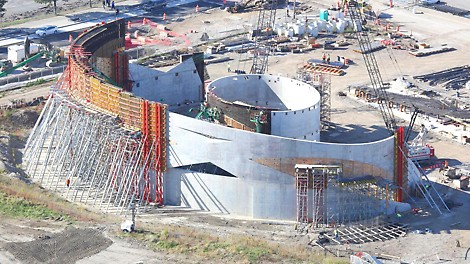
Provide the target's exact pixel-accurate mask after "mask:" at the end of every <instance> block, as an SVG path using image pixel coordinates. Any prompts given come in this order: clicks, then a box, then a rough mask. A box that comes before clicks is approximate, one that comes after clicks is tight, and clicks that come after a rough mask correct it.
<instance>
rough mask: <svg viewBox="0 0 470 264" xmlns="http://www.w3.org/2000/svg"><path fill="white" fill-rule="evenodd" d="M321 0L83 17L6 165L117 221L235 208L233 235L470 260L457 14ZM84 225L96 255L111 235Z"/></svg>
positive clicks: (354, 255) (461, 33)
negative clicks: (91, 21) (13, 163)
mask: <svg viewBox="0 0 470 264" xmlns="http://www.w3.org/2000/svg"><path fill="white" fill-rule="evenodd" d="M330 2H331V3H330ZM330 2H328V1H320V2H315V1H314V2H311V1H310V2H309V1H307V2H297V3H296V2H294V3H291V2H288V3H285V2H283V3H279V2H277V1H267V2H263V3H261V2H260V1H258V2H256V1H241V2H237V3H226V2H224V3H223V4H221V3H217V4H214V3H208V6H204V7H203V5H202V4H201V3H198V4H197V5H196V4H195V3H188V4H186V5H187V6H189V8H192V9H195V12H194V13H191V14H190V15H188V16H186V17H179V16H178V15H177V14H175V13H173V11H170V9H167V10H165V9H162V11H158V12H157V13H158V14H160V13H161V17H158V18H157V17H156V16H143V17H141V18H129V19H117V18H116V19H115V20H113V21H110V22H102V23H97V24H95V25H94V26H92V27H89V28H87V29H86V30H84V31H83V32H82V33H81V34H80V35H79V36H78V37H76V38H75V39H73V40H72V42H71V43H70V45H69V46H68V47H67V48H66V50H65V51H63V55H64V57H63V58H62V59H61V61H65V62H66V64H65V67H64V69H63V73H62V74H61V75H60V77H58V80H57V81H55V82H54V84H53V85H52V87H51V88H50V90H49V91H47V95H45V96H44V97H43V100H38V98H39V97H35V98H34V99H35V100H36V101H35V102H34V105H35V106H36V105H38V104H39V108H40V109H42V110H41V112H40V113H39V116H38V118H37V121H36V122H35V125H34V126H33V127H32V129H31V131H30V132H29V135H28V138H27V140H26V141H25V142H24V146H23V147H22V148H21V153H22V163H21V165H18V166H17V167H19V166H21V170H22V171H23V172H24V174H25V175H27V177H28V178H29V179H31V181H32V182H34V183H36V184H38V185H40V186H41V187H43V188H45V189H47V190H49V191H51V192H52V193H56V194H58V195H59V196H61V197H63V198H64V199H66V200H67V201H70V202H72V203H76V204H83V205H85V206H87V207H89V208H92V209H93V210H97V211H99V212H101V213H104V214H110V215H116V216H117V217H120V218H122V219H123V220H125V219H130V218H132V222H133V223H132V228H131V229H129V230H127V229H124V228H123V231H131V232H132V231H134V228H137V229H138V221H143V222H146V223H153V224H155V223H157V224H158V225H159V224H162V223H178V224H181V225H187V226H192V227H196V228H197V229H202V230H207V231H208V232H210V233H217V234H219V233H221V234H224V233H230V232H233V231H227V230H226V228H227V223H228V222H229V221H240V223H238V225H241V226H242V227H238V228H236V230H237V231H234V232H235V233H238V232H240V233H247V232H248V233H251V234H252V236H253V235H254V236H259V237H264V238H267V239H272V240H278V241H282V243H285V244H288V245H298V246H299V247H302V248H304V247H307V248H308V249H309V250H312V251H314V252H317V253H318V254H320V255H322V254H323V255H325V256H327V255H329V256H333V257H336V258H339V259H340V263H347V262H348V261H349V262H350V263H442V262H447V261H450V262H451V263H466V261H470V256H467V255H468V254H469V253H468V251H469V250H467V248H470V240H469V237H470V236H468V230H469V227H470V226H469V224H468V223H467V221H465V219H466V217H468V209H469V207H470V196H469V192H470V191H469V188H470V186H469V177H470V155H469V153H470V151H469V148H468V143H470V131H469V127H470V121H469V120H470V111H469V110H470V109H469V108H470V75H469V70H468V69H469V65H468V62H467V61H466V59H465V58H464V55H463V54H466V53H467V52H468V44H470V39H469V38H468V37H465V34H466V33H468V31H469V30H470V28H469V27H468V25H469V22H468V18H467V17H466V15H468V13H465V12H461V11H462V10H464V9H463V8H456V7H453V8H454V9H452V8H451V6H450V4H451V3H447V6H448V7H447V8H444V7H438V8H435V10H434V9H433V8H432V5H420V4H416V3H414V1H410V2H413V3H408V2H407V1H400V2H397V3H393V1H390V2H389V1H371V2H370V3H368V4H365V3H363V2H362V1H361V2H358V1H343V2H334V1H330ZM200 4H201V7H203V8H201V7H200ZM155 5H156V4H155ZM168 5H169V6H171V3H169V4H167V7H168ZM193 5H194V7H193ZM143 7H144V8H147V9H150V8H151V7H152V3H144V4H143ZM469 8H470V6H469ZM457 11H458V12H457ZM124 12H125V11H124ZM452 12H454V13H455V12H457V13H456V14H457V16H452V14H453V13H452ZM436 15H438V16H439V19H440V21H445V22H446V23H449V27H451V28H452V29H453V31H451V32H447V33H446V34H445V36H444V37H445V38H446V39H445V41H444V40H442V37H441V36H440V35H437V33H436V31H435V30H431V29H430V28H431V27H429V26H418V25H413V26H412V25H411V24H410V23H411V22H410V21H413V22H412V23H416V24H425V23H431V22H430V20H432V17H433V16H436ZM436 23H439V22H436ZM221 24H222V25H224V28H223V29H222V28H221V27H220V25H221ZM196 25H198V26H196ZM436 27H437V26H436ZM441 27H446V25H442V26H441ZM450 34H452V37H448V36H449V35H450ZM41 55H42V53H41ZM8 74H9V73H8ZM6 98H8V95H7V96H6ZM26 101H30V100H27V99H26ZM15 107H17V108H21V107H30V106H29V104H27V105H21V106H15ZM5 111H6V110H5ZM190 215H191V216H190ZM211 217H214V218H211ZM136 219H137V223H136V222H135V221H136ZM155 221H156V222H155ZM219 221H221V222H225V227H224V224H222V227H220V223H218V222H219ZM246 221H253V224H250V225H252V228H247V229H246V230H248V231H246V230H245V229H243V228H244V227H243V225H244V223H246ZM266 223H269V224H266ZM253 226H256V227H253ZM231 228H232V229H235V228H233V227H231ZM221 229H223V230H224V231H221ZM69 232H71V231H69ZM73 232H75V231H73ZM87 232H90V231H87ZM271 233H272V235H270V234H271ZM94 235H96V234H94ZM269 237H271V238H269ZM60 239H63V238H60ZM97 239H99V241H101V240H100V239H102V240H103V242H102V244H100V243H101V242H96V245H93V247H94V248H95V249H94V250H93V251H94V252H95V251H96V252H100V251H102V250H105V248H106V247H108V246H109V245H110V242H109V241H108V240H106V239H104V238H101V237H99V238H98V237H97ZM430 240H433V241H434V240H435V241H436V242H429V241H430ZM438 240H440V241H439V242H437V241H438ZM97 241H98V240H97ZM455 241H457V246H454V245H455V244H456V242H455ZM426 243H429V245H426V246H424V245H423V244H426ZM439 243H440V244H439ZM98 244H99V245H98ZM450 244H452V246H451V245H450ZM444 245H447V247H444ZM435 247H440V249H439V250H437V251H436V254H435V255H434V253H433V252H431V251H432V249H434V248H435ZM5 248H6V250H7V251H9V252H11V253H12V254H13V255H14V256H15V257H17V258H18V259H20V260H23V261H32V260H31V259H28V258H27V257H25V256H23V255H21V254H20V252H21V250H19V249H18V248H20V247H19V246H12V244H9V246H7V247H5ZM98 248H99V249H98ZM15 252H16V253H15ZM0 253H1V251H0ZM82 255H83V256H82ZM85 255H86V254H78V256H77V257H75V259H76V260H79V259H81V258H84V257H85ZM91 255H93V254H89V256H91ZM0 260H1V258H0ZM36 260H38V259H36ZM89 261H91V262H90V263H92V262H93V260H92V258H90V259H89ZM160 261H162V259H160ZM304 261H305V262H309V260H308V259H305V260H304ZM341 261H344V262H341ZM170 262H172V261H171V260H170V261H168V263H170ZM216 262H217V261H216ZM250 262H252V261H250ZM255 262H257V261H255ZM260 262H263V261H260ZM267 262H271V261H269V260H268V261H267ZM274 262H277V261H274ZM313 262H315V261H313ZM188 263H191V261H188ZM315 263H316V262H315Z"/></svg>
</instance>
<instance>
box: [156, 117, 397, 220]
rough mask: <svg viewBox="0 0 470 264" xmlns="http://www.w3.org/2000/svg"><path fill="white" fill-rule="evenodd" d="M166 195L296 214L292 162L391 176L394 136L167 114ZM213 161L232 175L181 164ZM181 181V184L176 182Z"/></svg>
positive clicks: (289, 216) (263, 213)
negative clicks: (262, 128)
mask: <svg viewBox="0 0 470 264" xmlns="http://www.w3.org/2000/svg"><path fill="white" fill-rule="evenodd" d="M169 131H170V133H169V140H170V141H169V142H170V143H169V164H170V166H169V167H168V171H167V173H166V174H165V177H164V182H165V184H164V189H165V195H166V196H165V199H166V202H167V203H169V204H180V203H181V204H182V205H186V206H189V207H191V208H199V209H203V210H210V211H215V212H223V213H231V214H238V215H244V216H250V217H253V218H266V219H283V220H295V217H296V189H295V186H294V176H293V175H294V166H295V164H296V163H306V164H309V163H310V164H343V171H344V174H345V175H346V176H361V175H373V176H380V177H383V178H388V179H392V178H393V171H394V170H393V166H394V161H393V153H394V138H393V137H390V138H387V139H384V140H381V141H378V142H373V143H368V144H331V143H321V142H312V141H307V140H296V139H289V138H283V137H278V136H271V135H264V134H259V133H252V132H248V131H243V130H238V129H232V128H228V127H224V126H221V125H216V124H212V123H208V122H204V121H200V120H196V119H193V118H190V117H186V116H182V115H179V114H175V113H170V114H169ZM200 163H212V164H214V165H216V166H218V167H219V168H221V169H223V170H225V171H227V172H229V173H231V174H232V175H234V176H235V177H229V176H222V175H214V174H209V173H207V172H206V173H200V172H194V171H191V170H183V169H181V168H180V167H182V166H186V167H187V166H188V165H191V164H200ZM177 182H181V185H179V184H177Z"/></svg>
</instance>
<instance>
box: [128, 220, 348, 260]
mask: <svg viewBox="0 0 470 264" xmlns="http://www.w3.org/2000/svg"><path fill="white" fill-rule="evenodd" d="M150 230H151V231H150ZM119 236H121V237H124V238H128V239H134V240H137V241H140V242H142V243H143V244H145V245H146V246H147V247H148V248H151V249H153V250H155V251H165V252H169V253H174V254H178V255H181V254H185V255H187V256H188V257H189V258H192V259H193V260H194V261H195V262H198V261H204V260H211V261H215V262H217V261H218V260H220V261H222V260H223V261H224V262H227V261H228V262H235V263H259V262H283V263H331V264H335V263H348V261H346V260H342V259H338V258H332V257H324V256H323V255H321V253H319V252H314V251H313V250H311V249H308V248H307V247H305V246H304V245H295V246H293V245H287V244H281V243H275V242H272V241H266V240H263V239H259V238H256V237H252V236H247V235H230V236H227V237H219V236H215V235H211V234H210V233H207V232H204V231H202V230H201V231H200V230H197V229H195V228H191V227H184V226H170V225H169V226H165V227H161V226H160V227H156V226H150V225H147V226H138V231H137V232H133V233H121V232H120V233H119Z"/></svg>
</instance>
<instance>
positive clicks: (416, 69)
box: [0, 1, 470, 263]
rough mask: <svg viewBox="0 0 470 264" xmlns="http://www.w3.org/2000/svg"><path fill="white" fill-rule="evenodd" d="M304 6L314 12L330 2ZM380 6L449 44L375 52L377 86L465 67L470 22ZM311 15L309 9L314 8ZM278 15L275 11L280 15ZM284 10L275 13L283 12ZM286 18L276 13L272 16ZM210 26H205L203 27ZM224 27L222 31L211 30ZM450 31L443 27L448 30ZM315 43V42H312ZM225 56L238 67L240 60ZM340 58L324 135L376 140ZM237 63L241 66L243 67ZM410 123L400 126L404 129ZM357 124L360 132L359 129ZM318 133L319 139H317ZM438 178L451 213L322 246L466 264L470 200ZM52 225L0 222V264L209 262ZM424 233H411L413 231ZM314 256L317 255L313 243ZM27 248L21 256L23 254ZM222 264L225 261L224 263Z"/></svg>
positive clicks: (278, 70)
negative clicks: (380, 81)
mask: <svg viewBox="0 0 470 264" xmlns="http://www.w3.org/2000/svg"><path fill="white" fill-rule="evenodd" d="M317 2H319V1H312V2H311V4H312V5H313V6H314V10H318V9H319V8H324V7H326V6H327V5H329V4H318V3H317ZM384 2H387V1H374V3H375V5H376V8H375V9H382V10H384V12H386V13H387V14H389V15H390V16H391V17H392V21H393V22H395V23H399V24H401V25H402V31H403V32H410V31H412V32H413V34H414V35H416V36H417V37H420V38H422V40H423V41H428V42H431V43H432V44H433V45H440V44H442V43H444V42H445V43H448V44H449V45H452V46H454V47H456V48H457V50H456V51H454V52H449V53H444V54H436V55H432V56H429V57H425V58H416V57H413V56H411V55H409V54H408V53H407V52H405V51H394V54H393V55H394V57H395V58H396V63H394V62H393V61H392V62H391V58H390V56H389V55H388V53H387V52H386V51H379V52H377V55H376V56H377V57H378V59H379V67H380V68H381V70H382V75H383V77H384V79H385V80H391V79H393V78H396V77H398V76H400V75H404V76H413V75H418V74H423V73H429V72H433V71H438V70H442V69H445V68H451V67H454V66H459V65H465V64H467V63H468V56H467V55H468V51H469V49H468V47H469V46H470V45H469V44H470V38H469V37H468V36H470V34H469V33H470V32H469V31H470V27H468V25H469V24H468V23H469V22H468V20H464V19H463V18H459V17H454V16H451V15H447V14H442V13H438V12H435V11H432V10H427V9H424V14H421V15H419V16H417V15H414V14H412V13H411V11H410V9H406V8H402V7H397V8H396V9H388V8H386V6H385V3H384ZM315 12H316V11H315ZM280 13H281V11H280ZM282 14H283V13H282ZM255 17H256V14H255V13H253V12H250V13H241V14H237V15H234V14H230V15H229V14H227V13H226V12H225V11H223V10H211V11H210V12H205V13H201V14H199V15H197V16H195V15H192V16H189V17H186V18H184V20H183V21H182V22H171V23H170V24H169V25H168V26H169V27H171V29H172V30H173V31H175V32H180V33H185V32H187V31H188V29H191V28H196V29H198V30H199V32H202V31H203V29H204V30H205V31H206V32H207V33H208V35H209V36H210V37H213V38H215V36H219V35H221V34H225V32H228V31H231V30H233V31H234V32H235V31H242V30H243V28H244V25H249V24H252V23H253V21H254V20H255ZM282 19H287V18H286V17H280V20H282ZM208 22H209V23H208ZM221 24H222V25H227V26H226V27H225V28H224V29H223V30H222V29H220V26H218V25H221ZM450 29H451V30H450ZM188 37H189V38H190V39H191V40H192V42H193V43H197V39H198V38H199V37H200V34H199V33H193V34H188ZM319 41H320V42H321V41H322V39H321V38H319ZM323 52H324V51H323V50H313V51H310V52H308V53H304V54H278V55H276V56H273V57H272V58H270V65H269V72H270V73H272V74H282V75H283V76H288V77H295V76H296V68H297V67H298V66H299V65H302V64H304V63H305V62H306V61H307V60H309V59H312V58H317V59H318V58H321V55H322V53H323ZM223 56H229V57H230V58H231V59H232V60H233V63H232V65H233V66H235V65H239V64H238V61H239V60H240V55H238V54H231V53H230V54H223ZM336 56H345V57H348V58H350V59H351V60H353V61H357V62H358V63H357V64H355V65H351V66H350V67H349V68H348V69H347V70H346V71H347V73H346V75H344V76H339V77H336V76H332V79H331V80H332V96H331V99H332V102H331V104H332V122H333V123H334V124H336V126H335V129H332V130H330V131H329V132H328V133H327V134H325V135H324V136H325V137H326V138H328V139H329V140H332V141H337V142H351V143H358V142H368V141H373V140H378V139H381V138H383V137H384V135H385V134H384V133H385V132H384V131H383V130H381V129H379V127H382V126H383V125H382V123H383V121H382V118H381V115H380V113H379V112H377V111H376V110H375V109H374V108H372V107H370V106H368V105H366V104H364V103H362V102H359V101H357V100H355V99H353V98H351V97H350V96H346V97H343V96H341V97H340V96H337V94H338V92H340V91H343V92H348V86H349V85H354V84H364V83H368V82H369V80H368V75H367V73H366V70H365V67H364V65H363V64H362V63H360V62H361V61H362V58H361V55H360V54H358V53H355V52H352V51H351V49H350V48H349V49H343V50H334V51H332V52H331V57H332V58H335V57H336ZM242 64H243V63H240V65H242ZM207 68H208V72H209V74H210V75H211V79H216V78H218V77H222V76H225V75H227V74H228V73H227V72H226V65H225V63H218V64H210V65H208V67H207ZM47 94H48V85H43V86H41V87H33V88H24V89H21V90H15V91H11V92H8V93H5V94H2V95H1V96H0V105H3V104H8V103H9V101H10V100H11V99H19V98H25V99H26V100H30V99H32V98H34V97H37V96H39V95H41V96H42V95H47ZM408 122H409V121H402V123H401V124H402V125H407V124H408ZM359 128H360V129H359ZM322 136H323V135H322ZM429 143H430V144H432V145H433V146H434V147H435V149H436V153H437V155H438V157H439V158H443V159H449V160H453V161H456V162H460V163H468V164H470V146H468V145H462V144H460V143H458V142H455V141H452V140H450V139H448V138H446V137H443V136H441V135H440V134H439V133H433V132H431V136H430V138H429ZM430 177H432V178H433V179H435V180H436V182H438V183H439V184H438V185H437V188H438V191H439V193H440V194H441V195H442V196H443V197H444V198H445V200H446V201H447V202H448V204H449V205H451V211H450V212H446V213H444V214H443V215H441V214H439V213H438V212H436V210H433V209H429V208H428V207H426V206H425V202H424V201H422V200H416V201H414V202H412V203H411V204H412V206H413V207H414V208H416V207H419V208H422V211H421V212H420V213H418V214H412V213H407V214H404V215H403V217H402V218H401V219H400V220H399V221H400V223H402V224H405V225H407V226H408V228H409V233H408V234H407V235H406V236H405V237H400V238H398V239H394V240H388V241H385V242H373V243H366V244H358V245H340V246H334V245H329V246H327V248H328V249H330V250H332V251H335V250H341V251H352V252H357V251H366V252H370V253H372V254H378V253H380V254H385V255H390V256H396V257H397V258H392V259H393V260H387V261H385V262H386V263H400V262H401V263H442V262H449V263H466V262H468V261H469V260H468V259H470V256H469V258H467V260H465V259H464V258H465V255H466V254H467V249H468V248H470V223H469V222H468V216H469V212H470V194H469V192H468V191H467V192H464V191H461V190H458V189H456V188H455V187H454V186H453V185H449V184H443V183H441V180H442V176H441V175H440V174H439V172H438V171H433V172H431V173H430ZM139 225H156V226H160V225H176V226H188V227H192V228H195V229H197V230H201V231H204V232H207V233H210V234H214V235H218V236H221V237H224V236H229V235H232V234H243V235H248V236H253V237H257V238H263V239H265V240H267V241H276V242H279V243H282V244H285V245H287V246H292V247H295V246H299V245H300V246H307V245H308V244H309V241H310V240H312V239H313V240H315V239H316V238H317V235H318V234H316V233H309V234H307V235H298V234H297V233H296V231H295V223H293V222H277V221H262V220H258V221H257V220H249V219H239V218H233V217H230V216H227V215H212V214H209V213H201V212H195V211H192V210H187V209H184V208H168V207H167V208H162V209H156V210H155V211H153V212H149V213H147V214H143V215H140V216H138V217H137V228H139ZM72 226H73V227H70V226H69V224H68V223H64V222H62V221H54V220H42V221H31V220H18V219H17V220H13V219H5V218H1V219H0V263H64V262H74V261H76V263H110V262H115V263H195V262H200V263H210V262H211V261H210V260H206V261H204V260H198V259H187V258H186V256H184V255H175V254H170V253H166V252H155V251H152V250H150V249H147V248H144V247H143V246H142V245H141V244H139V243H138V242H136V241H132V240H124V239H121V238H119V237H117V236H115V235H114V232H111V231H112V230H115V229H116V228H117V227H116V225H115V223H113V224H102V225H95V226H83V225H80V224H73V225H72ZM426 229H427V230H430V232H423V233H422V234H421V233H415V231H416V230H420V231H422V230H426ZM311 249H312V250H318V251H320V252H321V251H322V249H320V248H318V247H316V246H311ZM28 252H29V253H28ZM227 263H228V262H227Z"/></svg>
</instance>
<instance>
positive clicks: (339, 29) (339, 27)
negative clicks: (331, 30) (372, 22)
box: [336, 20, 347, 33]
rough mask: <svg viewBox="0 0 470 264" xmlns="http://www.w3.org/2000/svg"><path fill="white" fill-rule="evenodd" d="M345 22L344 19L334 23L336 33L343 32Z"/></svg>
mask: <svg viewBox="0 0 470 264" xmlns="http://www.w3.org/2000/svg"><path fill="white" fill-rule="evenodd" d="M346 25H347V22H346V21H344V20H339V22H338V23H336V32H338V33H344V30H345V29H346Z"/></svg>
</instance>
